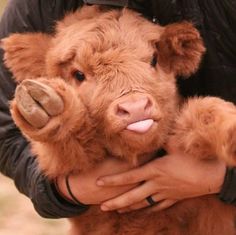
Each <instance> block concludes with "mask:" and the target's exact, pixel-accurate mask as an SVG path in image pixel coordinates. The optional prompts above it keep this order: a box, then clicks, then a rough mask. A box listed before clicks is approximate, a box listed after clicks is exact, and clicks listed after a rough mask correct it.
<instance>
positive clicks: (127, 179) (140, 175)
mask: <svg viewBox="0 0 236 235" xmlns="http://www.w3.org/2000/svg"><path fill="white" fill-rule="evenodd" d="M152 172H153V171H152V170H151V167H150V164H147V165H144V166H141V167H139V168H135V169H131V170H129V171H126V172H123V173H120V174H115V175H108V176H103V177H99V178H98V180H97V185H98V186H119V185H128V184H135V183H140V182H142V181H145V180H147V179H149V178H151V177H152Z"/></svg>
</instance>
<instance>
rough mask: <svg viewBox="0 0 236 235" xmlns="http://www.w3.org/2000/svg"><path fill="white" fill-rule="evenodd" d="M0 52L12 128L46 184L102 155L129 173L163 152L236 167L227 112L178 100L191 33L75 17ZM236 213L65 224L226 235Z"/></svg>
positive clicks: (188, 68) (206, 204)
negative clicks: (10, 84) (10, 91)
mask: <svg viewBox="0 0 236 235" xmlns="http://www.w3.org/2000/svg"><path fill="white" fill-rule="evenodd" d="M2 44H3V48H4V50H5V63H6V66H7V67H8V68H9V69H10V70H11V72H12V73H13V75H14V77H15V79H16V81H17V82H18V83H19V84H18V87H17V89H16V93H15V98H14V99H13V101H12V102H11V113H12V116H13V119H14V121H15V123H16V125H17V126H18V127H19V128H20V130H21V131H22V133H23V134H24V135H25V136H26V137H27V138H28V140H29V141H30V142H31V144H32V151H33V152H34V153H36V155H37V157H38V161H39V164H40V167H41V168H42V169H43V171H44V172H45V174H46V175H47V176H48V177H50V178H51V179H54V178H56V177H58V176H61V175H67V174H71V173H73V172H78V171H86V170H88V169H89V168H90V169H91V168H93V167H96V164H97V163H99V162H100V161H102V160H103V159H104V158H106V157H108V154H109V156H111V155H112V156H114V157H116V158H121V159H123V160H124V161H128V162H130V164H131V165H133V166H137V165H140V164H143V162H145V161H148V160H150V158H151V157H153V153H154V152H155V151H156V150H158V149H160V148H163V147H164V146H165V144H166V143H171V144H172V145H174V146H175V147H176V148H179V149H180V151H184V152H187V153H189V154H191V155H192V156H193V157H195V158H199V161H206V160H209V159H211V160H213V161H219V159H217V158H216V156H218V157H219V158H221V160H224V161H225V162H226V163H227V164H228V165H234V164H235V162H236V108H235V106H234V105H233V104H231V103H228V102H225V101H223V100H221V99H219V98H213V97H205V98H201V97H200V98H193V99H190V100H188V101H183V100H182V99H181V98H180V97H179V96H178V92H177V88H176V77H177V76H183V77H188V76H189V75H191V74H192V73H194V72H195V71H196V70H197V69H198V67H199V64H200V61H201V57H202V54H203V53H204V51H205V48H204V46H203V42H202V39H201V37H200V35H199V33H198V31H197V30H196V29H195V28H194V27H193V26H192V24H190V23H187V22H183V23H175V24H171V25H168V26H166V27H161V26H159V25H156V24H153V23H151V22H149V21H148V20H146V19H144V18H142V17H141V16H140V15H139V14H137V13H135V12H132V11H131V10H128V9H122V10H108V9H104V8H103V9H102V8H99V7H83V8H82V9H80V10H79V11H77V12H74V13H71V14H68V15H67V16H66V17H65V18H64V19H63V20H62V21H60V22H58V24H57V27H56V30H55V34H52V35H49V34H43V33H25V34H13V35H11V36H10V37H9V38H6V39H4V40H3V43H2ZM222 79H223V78H222ZM180 104H181V105H180ZM140 159H142V160H140ZM203 180H204V179H203ZM235 213H236V209H235V208H234V207H233V206H230V205H226V204H224V203H222V202H221V201H220V200H219V199H217V198H216V196H205V197H199V198H194V199H189V200H185V201H182V202H179V203H177V204H176V205H174V206H172V207H171V208H169V209H166V210H164V211H160V212H156V211H155V207H153V208H146V209H142V210H139V211H134V212H131V213H126V214H118V213H116V212H102V211H101V210H100V209H99V208H98V207H97V206H91V207H90V209H89V210H88V211H87V212H85V213H84V214H83V215H80V216H79V217H78V218H72V219H70V220H71V222H72V228H73V229H72V231H73V234H74V235H143V234H145V235H158V234H160V235H161V234H163V235H164V234H166V235H234V234H236V230H235Z"/></svg>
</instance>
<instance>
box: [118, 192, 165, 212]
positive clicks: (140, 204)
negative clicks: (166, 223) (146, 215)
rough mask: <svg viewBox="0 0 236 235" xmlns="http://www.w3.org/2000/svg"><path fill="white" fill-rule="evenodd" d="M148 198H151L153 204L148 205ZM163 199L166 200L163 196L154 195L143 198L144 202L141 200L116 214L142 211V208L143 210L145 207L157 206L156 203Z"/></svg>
mask: <svg viewBox="0 0 236 235" xmlns="http://www.w3.org/2000/svg"><path fill="white" fill-rule="evenodd" d="M148 198H151V200H152V202H153V204H152V203H150V201H149V200H148ZM165 199H166V197H165V196H164V195H163V194H160V193H156V194H154V195H152V196H149V197H147V198H145V199H144V200H142V201H140V202H137V203H134V204H133V205H131V206H128V207H125V208H121V209H119V210H118V212H119V213H126V212H130V211H133V210H138V209H142V208H145V207H150V206H154V205H157V204H158V203H160V202H162V201H163V200H165Z"/></svg>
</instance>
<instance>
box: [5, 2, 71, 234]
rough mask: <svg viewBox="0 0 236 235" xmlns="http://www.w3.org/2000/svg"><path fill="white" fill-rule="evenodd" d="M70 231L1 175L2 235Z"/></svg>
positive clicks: (64, 220) (64, 223)
mask: <svg viewBox="0 0 236 235" xmlns="http://www.w3.org/2000/svg"><path fill="white" fill-rule="evenodd" d="M0 1H1V0H0ZM68 229H69V225H68V223H67V221H66V219H60V220H52V219H43V218H41V217H40V216H39V215H38V214H37V213H36V212H35V211H34V209H33V206H32V204H31V202H30V200H29V199H28V198H27V197H25V196H24V195H22V194H20V193H19V192H18V191H17V190H16V188H15V186H14V184H13V182H12V181H11V180H9V179H8V178H6V177H4V176H2V175H0V235H67V232H68Z"/></svg>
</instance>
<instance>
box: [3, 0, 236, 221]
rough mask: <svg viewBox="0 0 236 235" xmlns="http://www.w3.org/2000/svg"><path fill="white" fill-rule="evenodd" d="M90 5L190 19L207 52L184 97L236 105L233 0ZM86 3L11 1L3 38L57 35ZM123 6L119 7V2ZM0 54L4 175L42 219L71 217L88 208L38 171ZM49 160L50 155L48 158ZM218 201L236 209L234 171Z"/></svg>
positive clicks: (184, 86) (185, 84)
mask: <svg viewBox="0 0 236 235" xmlns="http://www.w3.org/2000/svg"><path fill="white" fill-rule="evenodd" d="M84 2H87V3H90V4H91V3H92V4H93V3H98V2H99V3H100V4H102V3H106V4H113V3H114V2H115V5H117V2H119V3H121V5H126V6H128V7H130V8H133V9H135V10H137V11H139V12H141V13H142V14H143V15H144V16H145V17H147V18H149V19H150V20H153V19H154V20H155V21H158V22H159V23H160V24H162V25H165V24H168V23H171V22H175V21H180V20H183V19H186V20H191V21H193V22H194V23H195V25H196V26H197V27H198V29H199V30H200V32H201V34H202V36H203V38H204V41H205V44H206V46H207V49H208V51H207V54H206V56H205V58H204V61H203V63H202V66H201V68H200V70H199V71H198V73H197V74H195V75H194V76H192V77H191V78H189V79H187V80H181V79H179V90H180V92H181V93H182V95H184V96H192V95H213V96H219V97H222V98H224V99H226V100H230V101H232V102H234V103H236V47H235V45H236V29H235V27H236V1H235V0H221V1H219V0H175V1H173V0H152V1H151V0H150V1H148V0H133V1H132V0H131V1H127V0H120V1H112V0H103V1H96V0H90V1H89V0H88V1H84ZM82 5H83V1H82V0H48V1H43V0H9V1H8V5H7V8H6V10H5V13H4V14H3V16H2V19H1V22H0V38H4V37H6V36H8V35H9V34H10V33H14V32H27V31H31V32H32V31H42V32H48V33H51V32H53V27H54V24H55V21H56V20H58V19H61V18H62V17H63V16H64V14H65V13H66V12H67V11H74V10H76V9H77V8H79V7H80V6H82ZM118 5H119V4H118ZM2 56H3V52H2V51H0V61H1V62H0V171H1V172H2V173H3V174H5V175H7V176H9V177H11V178H12V179H13V180H14V182H15V184H16V187H17V188H18V190H19V191H20V192H22V193H24V194H25V195H27V196H28V197H29V198H30V199H31V200H32V202H33V204H34V207H35V209H36V210H37V212H38V213H39V214H40V215H41V216H43V217H51V218H60V217H70V216H74V215H76V214H79V213H81V212H83V211H84V210H86V208H87V207H86V206H84V205H74V204H71V203H69V202H67V201H66V200H65V199H63V198H62V197H61V196H60V195H59V194H58V193H57V191H56V190H55V186H54V184H53V183H51V182H49V181H48V180H47V179H46V178H45V177H44V176H43V175H42V174H41V172H40V170H39V169H38V165H37V162H36V160H35V158H34V157H33V156H32V154H31V152H30V150H29V149H30V148H29V144H28V143H27V141H26V140H25V139H24V138H23V137H22V135H21V133H20V132H19V130H18V129H17V128H16V126H15V125H14V124H13V121H12V119H11V117H10V114H9V105H8V102H9V100H11V99H12V97H13V94H14V90H15V83H14V81H13V79H12V78H11V74H10V73H9V72H8V71H7V70H6V68H5V67H4V66H3V63H2ZM49 157H50V156H49ZM220 198H221V199H222V200H224V201H225V202H228V203H233V204H235V205H236V170H234V169H228V171H227V174H226V177H225V182H224V185H223V188H222V191H221V193H220Z"/></svg>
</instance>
